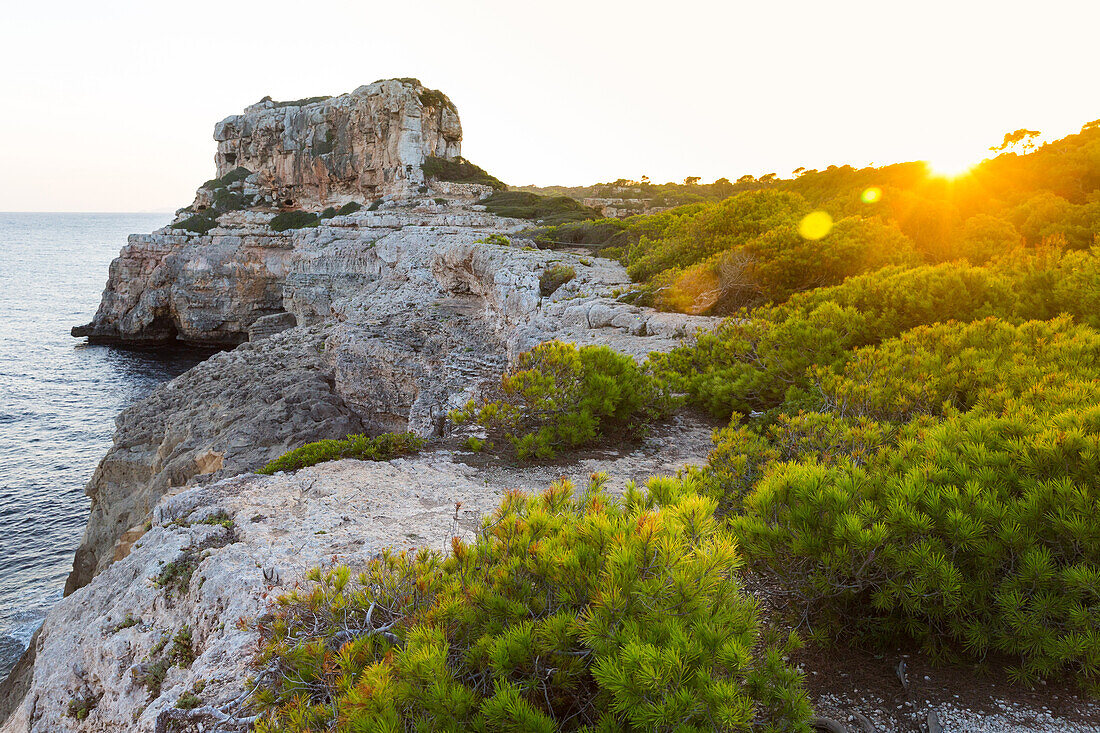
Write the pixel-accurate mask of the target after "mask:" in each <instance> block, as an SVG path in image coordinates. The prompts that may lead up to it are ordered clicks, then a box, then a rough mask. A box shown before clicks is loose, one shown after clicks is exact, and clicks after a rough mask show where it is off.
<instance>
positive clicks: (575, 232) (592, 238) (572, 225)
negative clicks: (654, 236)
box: [524, 219, 631, 249]
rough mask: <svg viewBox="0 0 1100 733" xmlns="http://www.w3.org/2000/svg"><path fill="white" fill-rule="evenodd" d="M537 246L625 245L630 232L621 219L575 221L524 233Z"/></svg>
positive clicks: (628, 239) (549, 247)
mask: <svg viewBox="0 0 1100 733" xmlns="http://www.w3.org/2000/svg"><path fill="white" fill-rule="evenodd" d="M524 235H525V236H529V237H531V238H532V239H534V240H535V241H536V242H538V243H539V246H542V247H545V248H547V249H554V248H555V247H560V246H562V245H578V244H581V245H590V246H598V247H601V248H606V247H611V246H615V245H619V246H621V245H625V244H628V243H629V242H630V239H631V237H630V232H629V231H628V229H627V225H626V223H625V222H624V221H623V220H621V219H596V220H594V221H575V222H568V223H566V224H559V225H558V226H550V227H540V228H538V229H533V230H530V231H527V232H524Z"/></svg>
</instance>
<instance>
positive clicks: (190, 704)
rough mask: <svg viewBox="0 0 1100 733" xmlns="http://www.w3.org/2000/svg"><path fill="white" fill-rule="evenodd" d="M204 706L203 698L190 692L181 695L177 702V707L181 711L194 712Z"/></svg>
mask: <svg viewBox="0 0 1100 733" xmlns="http://www.w3.org/2000/svg"><path fill="white" fill-rule="evenodd" d="M200 705H202V698H201V697H199V696H198V695H196V694H195V693H193V692H191V691H190V690H189V691H187V692H185V693H183V694H182V695H180V697H179V699H178V700H176V707H177V708H179V709H180V710H194V709H195V708H197V707H199V706H200Z"/></svg>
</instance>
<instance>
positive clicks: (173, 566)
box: [152, 548, 199, 596]
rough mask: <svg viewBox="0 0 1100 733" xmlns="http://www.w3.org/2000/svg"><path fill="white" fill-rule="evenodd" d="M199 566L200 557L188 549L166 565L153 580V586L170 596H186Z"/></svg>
mask: <svg viewBox="0 0 1100 733" xmlns="http://www.w3.org/2000/svg"><path fill="white" fill-rule="evenodd" d="M198 566H199V558H198V556H197V555H196V554H195V551H194V550H193V549H191V548H188V549H186V550H184V551H183V554H182V555H180V556H179V557H178V558H176V559H175V560H172V561H171V562H168V563H165V565H164V567H162V568H161V570H160V572H159V573H157V575H156V577H154V578H152V581H153V585H154V586H156V587H157V588H161V589H163V590H164V592H165V593H168V594H174V595H177V596H180V595H184V594H186V593H187V590H188V589H189V588H190V587H191V576H192V575H194V574H195V569H196V568H197V567H198Z"/></svg>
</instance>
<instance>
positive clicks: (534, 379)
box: [451, 341, 675, 459]
mask: <svg viewBox="0 0 1100 733" xmlns="http://www.w3.org/2000/svg"><path fill="white" fill-rule="evenodd" d="M501 392H502V397H501V399H500V400H496V401H491V402H486V403H483V404H481V405H480V406H479V405H478V404H477V403H476V402H474V401H471V402H469V403H468V404H467V405H466V407H465V408H463V409H462V410H456V411H454V412H452V413H451V419H452V420H453V421H455V422H457V423H461V422H464V421H466V420H475V421H476V422H478V423H479V424H481V425H482V426H484V427H486V428H488V429H489V430H491V431H494V432H498V433H501V434H503V435H504V436H505V437H507V439H508V441H509V442H510V443H511V444H512V446H513V447H514V448H515V451H516V454H517V455H518V456H519V458H520V459H527V458H532V457H537V458H551V457H553V456H554V455H555V454H556V452H557V451H558V450H561V449H563V448H575V447H578V446H581V445H584V444H586V443H592V442H594V441H597V440H599V439H621V438H634V437H637V436H638V435H640V434H641V433H642V432H643V431H644V430H645V428H646V427H647V426H648V425H649V423H651V422H652V421H653V420H656V419H658V418H660V417H663V416H665V415H668V414H669V413H670V412H671V411H672V409H673V408H674V406H675V400H674V399H673V397H672V396H671V395H670V394H669V393H668V391H667V390H666V389H665V386H664V385H663V384H662V383H661V382H659V381H658V380H656V379H655V378H654V377H653V376H652V375H651V374H650V373H649V372H648V371H646V370H644V369H643V368H642V367H640V366H639V365H638V364H637V362H635V361H634V360H633V359H632V358H630V357H629V356H624V355H622V354H618V353H616V352H614V351H612V350H611V349H609V348H608V347H606V346H583V347H581V348H580V349H578V348H577V347H575V346H574V345H573V344H566V343H562V342H560V341H549V342H546V343H543V344H540V345H538V346H536V347H535V348H534V349H531V350H530V351H527V352H525V353H523V354H520V357H519V360H518V363H517V364H516V368H515V370H514V371H512V372H511V373H509V374H506V375H505V376H504V378H503V379H502V380H501Z"/></svg>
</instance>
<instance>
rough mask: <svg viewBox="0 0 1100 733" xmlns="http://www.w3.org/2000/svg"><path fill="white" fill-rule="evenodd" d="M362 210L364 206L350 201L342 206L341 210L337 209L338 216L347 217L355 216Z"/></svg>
mask: <svg viewBox="0 0 1100 733" xmlns="http://www.w3.org/2000/svg"><path fill="white" fill-rule="evenodd" d="M362 208H363V204H361V203H359V202H358V201H349V202H347V203H346V204H344V205H343V206H341V207H340V208H339V209H337V211H336V215H337V216H345V215H347V214H354V213H355V212H356V211H359V210H360V209H362Z"/></svg>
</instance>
